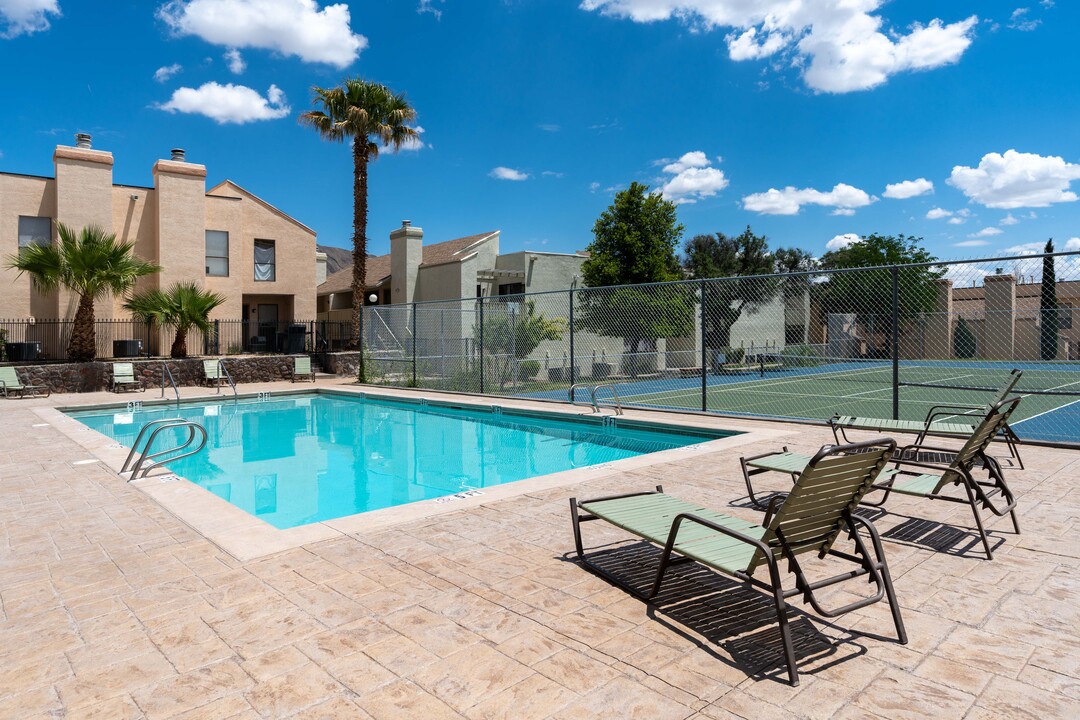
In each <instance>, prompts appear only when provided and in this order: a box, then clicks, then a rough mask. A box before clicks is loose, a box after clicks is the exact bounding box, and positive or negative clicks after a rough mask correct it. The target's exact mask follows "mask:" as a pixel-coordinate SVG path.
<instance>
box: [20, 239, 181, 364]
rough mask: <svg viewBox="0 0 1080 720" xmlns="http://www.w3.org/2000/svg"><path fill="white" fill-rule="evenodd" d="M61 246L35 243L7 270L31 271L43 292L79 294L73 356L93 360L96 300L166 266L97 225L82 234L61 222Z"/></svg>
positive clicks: (124, 289) (70, 347) (70, 345)
mask: <svg viewBox="0 0 1080 720" xmlns="http://www.w3.org/2000/svg"><path fill="white" fill-rule="evenodd" d="M56 229H57V234H58V235H59V237H60V241H59V242H58V243H50V244H48V245H30V246H28V247H24V248H20V249H19V252H18V253H17V254H15V255H9V256H8V257H7V266H8V267H9V268H11V269H14V270H18V271H19V275H20V276H21V275H22V274H23V273H28V274H29V275H30V278H31V280H33V284H34V287H35V288H37V289H38V290H39V291H41V292H52V291H54V290H57V289H59V288H67V289H68V290H71V291H72V292H74V293H77V294H78V296H79V308H78V310H76V311H75V322H74V323H73V325H72V329H71V339H70V340H69V341H68V348H67V355H68V359H69V360H74V361H75V362H89V361H90V360H93V359H94V357H95V356H96V355H97V337H96V334H95V327H94V301H95V300H97V299H98V298H105V297H108V296H109V295H121V294H123V293H125V292H127V291H128V290H130V289H131V288H132V286H134V285H135V281H136V280H138V279H139V278H140V277H142V276H144V275H152V274H153V273H156V272H160V271H161V267H160V266H158V265H155V264H154V263H152V262H148V261H146V260H143V259H142V258H140V257H138V256H137V255H134V254H133V253H132V249H133V248H134V247H135V243H133V242H120V241H118V240H117V239H116V235H115V234H113V233H110V232H106V231H105V229H104V228H101V227H99V226H97V225H91V226H89V227H84V228H83V229H82V230H80V231H78V232H76V231H75V230H74V229H73V228H70V227H68V226H67V225H64V224H63V223H57V224H56Z"/></svg>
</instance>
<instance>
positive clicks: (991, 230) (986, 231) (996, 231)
mask: <svg viewBox="0 0 1080 720" xmlns="http://www.w3.org/2000/svg"><path fill="white" fill-rule="evenodd" d="M1003 232H1004V230H1002V229H1001V228H996V227H994V226H993V225H991V226H989V227H984V228H983V229H982V230H980V231H979V232H974V233H971V234H970V235H968V237H971V238H983V237H993V236H994V235H1000V234H1001V233H1003Z"/></svg>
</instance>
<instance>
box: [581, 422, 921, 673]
mask: <svg viewBox="0 0 1080 720" xmlns="http://www.w3.org/2000/svg"><path fill="white" fill-rule="evenodd" d="M895 447H896V443H895V442H894V441H893V440H891V439H888V438H884V439H881V440H877V441H869V442H863V443H856V444H852V445H845V446H830V447H825V448H822V449H821V451H820V452H818V454H817V455H815V456H814V457H812V458H810V461H809V462H808V463H807V464H806V465H805V467H804V468H803V469H802V472H801V473H800V474H799V479H798V481H797V482H796V483H795V487H794V488H793V489H792V491H791V493H789V494H788V495H787V496H786V498H781V497H780V496H777V497H776V498H774V500H773V502H772V503H770V505H769V508H768V510H767V511H766V513H765V519H764V521H763V522H762V524H761V525H755V524H753V523H751V522H747V521H745V520H742V519H739V518H735V517H732V516H730V515H725V514H724V513H720V512H716V511H713V510H708V509H706V508H703V507H701V506H699V505H695V504H693V503H688V502H684V501H682V500H679V499H677V498H674V497H671V496H670V495H665V494H664V492H663V488H662V487H660V486H657V488H656V491H655V492H640V493H630V494H627V495H614V496H611V497H603V498H596V499H594V500H582V501H580V502H579V501H578V500H577V499H575V498H571V499H570V510H571V520H572V522H573V529H574V543H575V545H576V548H577V556H578V559H579V560H580V561H581V563H582V565H584V566H585V567H586V568H587V569H589V570H591V571H593V572H595V573H596V574H598V575H600V576H601V577H604V578H606V579H608V580H610V581H611V582H613V583H615V584H616V585H619V586H620V587H622V588H624V589H626V590H628V591H629V592H631V593H633V594H634V595H637V596H638V597H640V598H642V599H644V600H651V599H652V598H654V597H656V595H657V594H658V593H659V592H660V587H661V583H662V582H663V580H664V573H665V572H666V571H667V569H668V567H669V566H670V565H673V564H676V563H682V562H698V563H700V564H702V565H706V566H708V567H710V568H712V569H714V570H716V571H718V572H720V573H723V574H725V575H729V576H731V577H734V578H737V579H739V580H742V581H744V582H747V583H749V584H750V585H752V586H754V587H757V588H759V589H762V590H765V591H767V592H769V593H770V594H771V595H772V597H773V601H774V603H775V605H776V617H777V622H778V623H779V626H780V635H781V639H782V641H783V646H784V659H785V661H786V664H787V669H788V676H789V678H790V680H791V684H792V685H798V684H799V673H798V669H797V667H796V662H795V649H794V646H793V645H792V641H791V631H790V629H789V627H788V619H787V598H789V597H792V596H797V595H801V596H802V597H803V598H804V600H805V601H806V602H807V603H809V605H810V606H811V607H812V608H813V609H814V611H815V612H817V613H818V614H820V615H822V616H823V617H826V618H832V617H836V616H838V615H842V614H844V613H847V612H850V611H852V610H855V609H858V608H861V607H865V606H867V605H870V604H872V603H875V602H877V601H878V600H881V599H882V597H886V596H887V597H888V601H889V607H890V608H891V610H892V617H893V622H894V623H895V625H896V633H897V636H898V637H899V640H900V642H901V643H902V644H906V643H907V633H906V631H905V630H904V623H903V620H902V619H901V618H900V606H899V605H898V604H897V601H896V593H895V592H894V591H893V585H892V579H891V578H890V576H889V569H888V566H887V565H886V563H885V552H884V550H883V548H882V546H881V539H880V537H879V536H878V533H877V530H876V529H875V528H874V526H873V524H872V523H871V522H870V521H869V520H867V519H865V518H862V517H859V516H858V515H855V514H854V513H853V511H854V509H855V508H856V507H858V505H859V501H860V500H861V499H862V496H863V495H864V494H865V493H866V492H868V491H869V490H870V489H871V487H872V486H873V483H874V480H875V479H876V478H877V477H878V474H879V473H880V472H881V471H882V470H883V469H884V468H885V466H886V464H887V463H888V461H889V458H890V457H891V456H892V453H893V450H894V449H895ZM781 501H782V503H781ZM591 520H606V521H607V522H610V523H612V524H613V525H616V526H618V527H620V528H622V529H623V530H626V531H628V532H630V533H633V534H634V535H637V536H639V537H641V538H644V539H645V540H648V541H650V542H653V543H656V544H657V545H661V546H663V548H664V550H663V554H662V555H661V557H660V563H659V567H658V569H657V571H656V579H655V581H654V582H653V584H652V588H651V590H649V591H648V592H644V591H642V590H638V589H636V588H634V587H632V586H630V585H628V584H627V583H625V582H623V581H622V580H621V579H620V578H618V577H616V576H615V575H613V574H612V573H609V572H608V571H607V570H605V569H603V568H602V567H600V566H599V565H597V564H595V563H594V562H592V561H591V560H590V559H589V558H588V557H586V555H585V550H584V548H583V546H582V540H581V523H583V522H588V521H591ZM860 527H861V528H863V529H865V531H866V533H867V534H868V535H869V539H870V544H871V545H872V546H873V550H874V553H873V557H872V556H871V554H870V551H869V548H868V547H867V543H866V542H865V540H864V539H863V536H862V535H861V534H860V533H859V528H860ZM841 535H846V536H848V538H850V540H851V542H852V543H853V545H854V549H853V550H851V551H845V550H837V549H834V548H833V544H834V543H835V542H836V540H837V539H838V538H839V537H840V536H841ZM810 552H812V553H815V554H816V555H817V556H818V557H819V558H823V557H825V556H826V555H828V556H831V557H834V558H838V559H840V560H842V561H846V562H850V563H852V564H853V565H855V566H856V567H855V568H854V569H852V570H850V571H848V572H845V573H842V574H840V575H836V576H833V577H830V578H825V579H822V580H815V581H810V580H809V579H808V578H807V577H806V575H805V574H804V572H803V569H802V567H801V566H800V564H799V560H798V558H799V556H800V555H802V554H804V553H810ZM785 561H786V562H785ZM782 566H784V567H786V569H787V570H788V572H791V573H793V574H794V575H795V587H794V588H791V589H785V588H784V587H783V586H782V585H781V567H782ZM762 569H764V571H765V574H766V576H765V577H757V576H755V573H757V571H759V570H762ZM759 574H760V573H759ZM867 575H868V576H869V582H872V583H873V584H874V585H875V586H876V592H875V593H874V594H873V595H872V596H870V597H866V598H861V599H859V600H856V601H854V602H852V603H849V604H847V605H844V606H843V607H840V608H836V609H833V610H828V609H825V608H823V607H821V605H820V604H819V602H818V600H817V598H816V597H815V595H814V593H815V591H817V590H820V589H821V588H824V587H828V586H831V585H835V584H837V583H841V582H844V581H845V580H851V579H853V578H858V577H862V576H867Z"/></svg>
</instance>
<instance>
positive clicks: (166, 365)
mask: <svg viewBox="0 0 1080 720" xmlns="http://www.w3.org/2000/svg"><path fill="white" fill-rule="evenodd" d="M166 375H167V376H168V377H169V384H170V385H172V389H173V392H175V393H176V404H177V405H179V404H180V388H178V387H177V386H176V378H174V377H173V374H172V370H170V369H169V363H167V362H165V361H164V360H162V361H161V397H165V376H166Z"/></svg>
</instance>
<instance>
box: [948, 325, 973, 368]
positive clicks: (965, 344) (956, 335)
mask: <svg viewBox="0 0 1080 720" xmlns="http://www.w3.org/2000/svg"><path fill="white" fill-rule="evenodd" d="M952 344H953V355H955V356H956V357H958V358H973V357H975V349H976V343H975V333H973V332H971V328H970V327H968V324H967V321H966V320H964V318H958V319H957V321H956V327H954V328H953V335H952Z"/></svg>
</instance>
